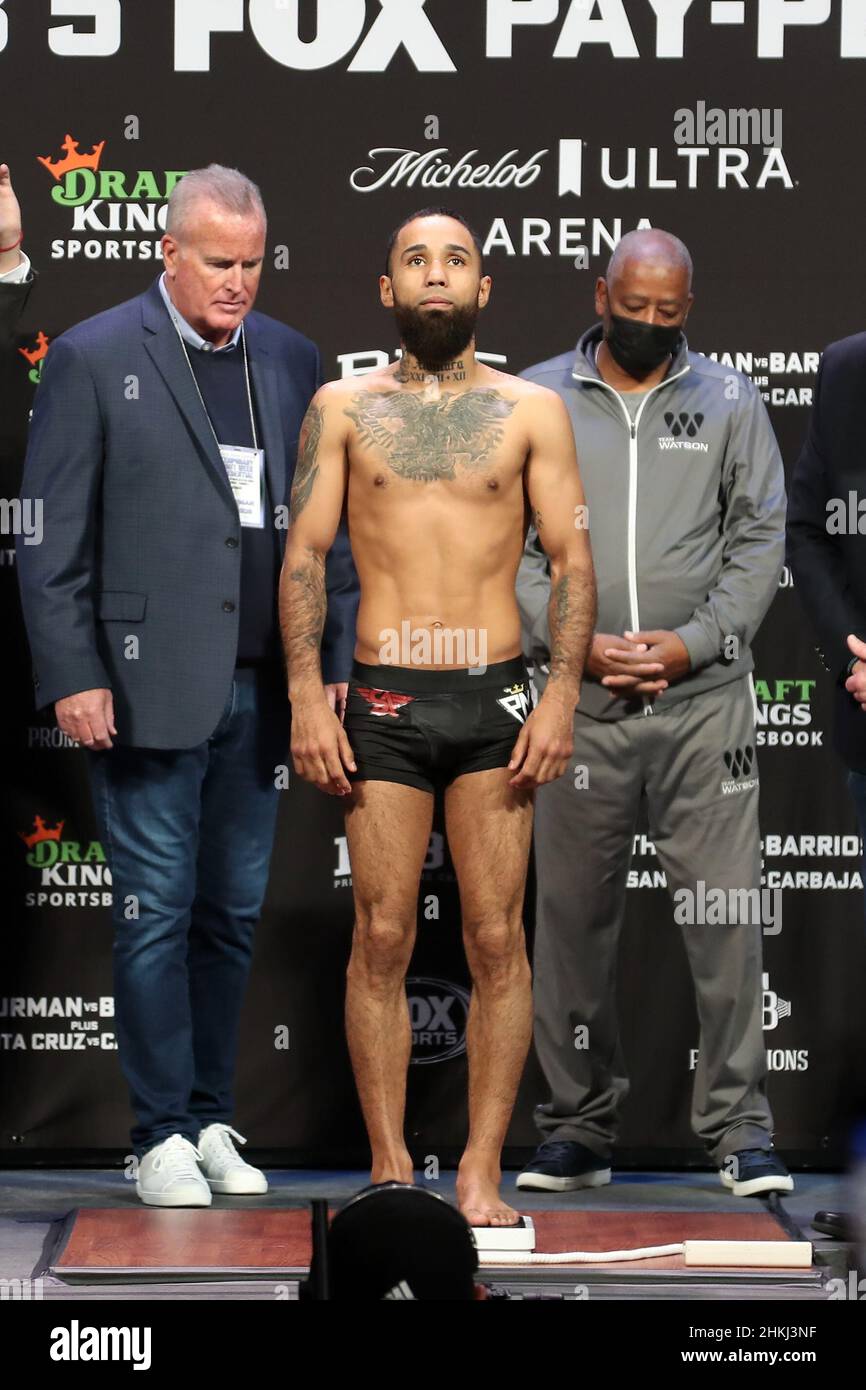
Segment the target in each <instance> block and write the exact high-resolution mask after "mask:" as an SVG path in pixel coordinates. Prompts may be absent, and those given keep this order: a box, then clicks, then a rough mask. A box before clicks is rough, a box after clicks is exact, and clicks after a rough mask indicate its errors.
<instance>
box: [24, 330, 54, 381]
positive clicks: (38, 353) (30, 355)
mask: <svg viewBox="0 0 866 1390" xmlns="http://www.w3.org/2000/svg"><path fill="white" fill-rule="evenodd" d="M48 343H49V339H48V338H46V336H45V334H44V333H43V332H42V329H41V328H40V330H39V332H38V333H37V334H36V344H35V346H34V347H32V348H23V347H20V348H19V349H18V351H19V352H20V353H21V356H22V357H23V358H24V359H25V360H26V361H27V362H28V363H29V364H30V371H29V372H28V373H27V375H28V377H29V378H30V380H31V381H32V382H33V385H34V386H38V385H39V383H40V381H41V380H42V367H43V365H44V363H45V359H46V357H47V356H48Z"/></svg>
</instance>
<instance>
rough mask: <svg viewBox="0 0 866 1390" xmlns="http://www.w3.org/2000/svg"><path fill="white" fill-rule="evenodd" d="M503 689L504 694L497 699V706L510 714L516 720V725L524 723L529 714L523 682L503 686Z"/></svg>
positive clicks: (527, 695)
mask: <svg viewBox="0 0 866 1390" xmlns="http://www.w3.org/2000/svg"><path fill="white" fill-rule="evenodd" d="M503 689H504V691H505V694H504V695H502V696H500V697H499V698H498V699H497V701H496V703H497V705H501V706H502V708H503V709H507V710H508V713H509V714H512V715H513V716H514V718H515V719H516V720H517V722H518V724H523V723H525V722H526V716H527V714H528V713H529V694H528V692H527V690H526V686H525V685H524V683H523V681H520V682H519V683H518V684H517V685H506V686H503Z"/></svg>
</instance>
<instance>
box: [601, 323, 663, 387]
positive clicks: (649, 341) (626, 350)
mask: <svg viewBox="0 0 866 1390" xmlns="http://www.w3.org/2000/svg"><path fill="white" fill-rule="evenodd" d="M604 336H605V341H606V342H607V345H608V347H609V348H610V351H611V354H612V356H613V359H614V361H615V362H616V363H618V365H619V366H620V367H622V369H623V371H624V372H628V374H629V376H634V377H642V376H647V375H648V374H649V373H650V372H654V371H655V369H656V367H660V366H661V364H662V362H664V360H665V358H666V357H669V356H670V354H671V353H672V352H674V351H675V349H676V347H677V345H678V343H679V341H680V337H681V336H682V329H681V328H679V327H677V328H673V327H668V326H667V325H665V324H661V323H643V322H642V321H641V320H640V319H629V318H626V317H625V316H624V315H623V314H611V316H610V326H609V327H607V328H606V329H605V333H604Z"/></svg>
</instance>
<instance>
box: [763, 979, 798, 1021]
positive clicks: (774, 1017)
mask: <svg viewBox="0 0 866 1390" xmlns="http://www.w3.org/2000/svg"><path fill="white" fill-rule="evenodd" d="M761 991H762V995H761V1012H762V1027H763V1029H764V1032H769V1031H771V1030H772V1029H773V1028H778V1026H779V1021H780V1020H781V1019H783V1018H790V1017H791V1013H792V1009H791V1001H790V999H783V998H782V997H781V995H778V994H777V993H776V991H775V990H774V989H770V976H769V973H768V972H767V971H764V973H763V974H762V976H761Z"/></svg>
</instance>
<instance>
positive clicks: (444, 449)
mask: <svg viewBox="0 0 866 1390" xmlns="http://www.w3.org/2000/svg"><path fill="white" fill-rule="evenodd" d="M516 405H517V401H510V400H507V399H506V398H505V397H504V396H503V395H502V394H501V393H500V392H499V391H496V390H493V389H492V388H488V389H485V390H481V391H463V392H460V393H455V392H444V393H443V394H442V396H441V398H440V399H439V400H437V401H425V400H422V399H421V398H420V396H419V395H418V393H416V392H411V391H384V392H382V391H376V392H373V391H361V392H359V393H358V394H357V395H356V396H353V397H352V401H351V404H350V405H348V406H347V407H346V408H345V410H346V414H347V415H348V416H349V418H350V419H351V420H352V421H353V422H354V424H355V427H356V429H357V431H358V439H359V441H360V443H361V444H362V445H364V446H365V447H367V448H371V449H376V450H379V451H381V453H382V454H383V455H384V460H385V462H386V463H387V465H388V467H389V468H390V469H391V470H392V472H394V473H396V474H398V476H399V477H401V478H408V479H412V480H413V481H415V482H420V483H432V482H435V481H436V480H437V479H439V478H454V477H455V476H456V470H457V467H458V465H462V466H463V467H464V468H473V467H475V466H476V465H478V464H481V463H483V462H484V461H485V459H487V458H488V457H489V456H490V454H491V453H492V452H493V451H494V450H495V449H496V447H497V446H498V445H499V444H500V443H501V442H502V436H503V426H504V422H505V421H506V420H507V419H508V417H509V415H510V414H511V412H512V411H513V409H514V407H515V406H516Z"/></svg>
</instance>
